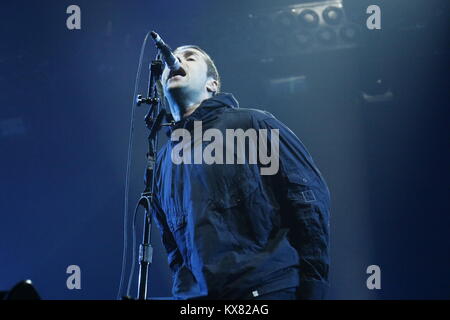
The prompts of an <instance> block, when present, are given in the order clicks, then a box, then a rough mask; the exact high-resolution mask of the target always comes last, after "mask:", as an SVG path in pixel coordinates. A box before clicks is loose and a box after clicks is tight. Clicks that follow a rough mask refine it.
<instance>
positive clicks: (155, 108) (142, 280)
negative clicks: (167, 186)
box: [136, 51, 167, 300]
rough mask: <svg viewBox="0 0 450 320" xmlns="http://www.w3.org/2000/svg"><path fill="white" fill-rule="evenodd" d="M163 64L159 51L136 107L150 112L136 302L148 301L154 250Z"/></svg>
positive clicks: (162, 116)
mask: <svg viewBox="0 0 450 320" xmlns="http://www.w3.org/2000/svg"><path fill="white" fill-rule="evenodd" d="M163 69H164V65H163V62H162V59H161V54H160V52H159V51H158V54H157V55H156V58H155V59H154V60H153V61H152V62H151V64H150V75H149V82H148V95H147V97H146V98H143V97H142V95H138V96H137V98H136V104H137V105H138V106H140V105H141V104H143V103H145V104H148V105H150V109H149V111H148V113H147V115H146V116H145V124H146V126H147V128H148V129H149V130H150V134H149V136H148V152H147V168H146V170H145V175H144V182H145V190H144V192H143V193H142V194H141V197H140V199H139V203H138V206H142V207H143V208H144V209H145V216H144V225H143V232H144V234H143V237H142V243H141V245H140V246H139V280H138V293H137V294H138V299H139V300H145V299H147V288H148V269H149V266H150V264H151V263H152V256H153V247H152V245H151V230H152V211H153V210H154V206H153V201H154V193H153V191H154V186H155V177H154V171H153V170H154V168H155V162H156V148H157V146H158V135H157V133H158V131H159V130H160V129H161V127H162V126H164V125H167V124H162V120H163V118H164V115H165V110H164V109H163V108H161V99H160V97H159V95H158V90H157V82H158V81H159V80H160V79H161V75H162V72H163Z"/></svg>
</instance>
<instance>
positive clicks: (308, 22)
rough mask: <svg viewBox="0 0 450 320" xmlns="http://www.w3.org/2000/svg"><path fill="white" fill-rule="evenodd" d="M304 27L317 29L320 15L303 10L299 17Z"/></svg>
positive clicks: (309, 10)
mask: <svg viewBox="0 0 450 320" xmlns="http://www.w3.org/2000/svg"><path fill="white" fill-rule="evenodd" d="M297 19H298V21H299V22H300V24H301V25H302V26H303V27H306V28H315V27H317V26H318V25H319V21H320V19H319V15H318V14H317V13H316V12H315V11H314V10H311V9H305V10H303V11H302V12H301V13H300V14H299V15H298V17H297Z"/></svg>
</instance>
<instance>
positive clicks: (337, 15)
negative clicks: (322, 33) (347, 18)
mask: <svg viewBox="0 0 450 320" xmlns="http://www.w3.org/2000/svg"><path fill="white" fill-rule="evenodd" d="M322 17H323V20H325V22H326V23H328V24H331V25H336V24H339V23H340V22H341V21H342V19H343V17H344V12H343V11H342V9H340V8H338V7H333V6H330V7H328V8H326V9H325V10H323V12H322Z"/></svg>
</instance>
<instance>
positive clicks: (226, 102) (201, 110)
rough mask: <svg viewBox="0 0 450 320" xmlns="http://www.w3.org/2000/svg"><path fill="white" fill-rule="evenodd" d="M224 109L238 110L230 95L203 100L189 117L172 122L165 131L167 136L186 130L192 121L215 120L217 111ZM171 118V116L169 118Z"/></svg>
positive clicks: (234, 100) (219, 94) (222, 94)
mask: <svg viewBox="0 0 450 320" xmlns="http://www.w3.org/2000/svg"><path fill="white" fill-rule="evenodd" d="M224 108H239V102H238V101H237V100H236V98H235V97H234V96H233V94H231V93H225V92H222V93H218V94H216V95H214V96H212V97H211V98H209V99H206V100H203V101H202V103H201V104H200V105H199V106H198V107H197V109H195V110H194V112H192V113H191V114H190V115H189V116H187V117H186V118H183V119H181V120H180V121H177V122H174V123H173V125H172V126H170V127H169V130H167V135H170V133H171V132H172V131H173V130H175V129H179V128H187V126H189V124H190V123H192V122H193V121H196V120H197V121H199V120H202V121H206V120H211V119H212V118H216V117H217V115H218V113H219V111H223V109H224ZM169 117H170V118H171V115H170V116H169Z"/></svg>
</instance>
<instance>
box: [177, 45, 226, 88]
mask: <svg viewBox="0 0 450 320" xmlns="http://www.w3.org/2000/svg"><path fill="white" fill-rule="evenodd" d="M185 49H195V50H197V51H200V52H201V53H202V54H203V55H204V56H205V62H206V66H207V67H208V70H207V71H206V72H207V73H206V75H207V76H208V77H211V78H213V79H214V80H216V81H217V92H216V93H219V92H220V87H221V83H220V75H219V71H217V67H216V65H215V63H214V61H213V59H211V57H210V56H209V54H207V53H206V51H205V50H203V49H202V48H200V47H199V46H196V45H185V46H181V47H178V48H176V49H175V51H179V50H185Z"/></svg>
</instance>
